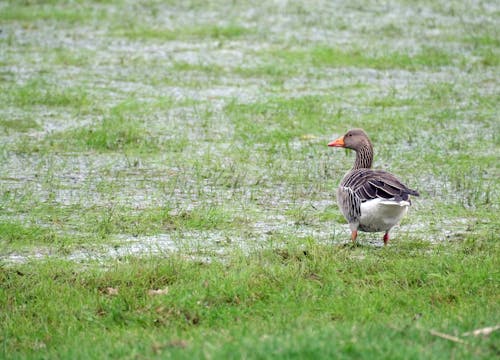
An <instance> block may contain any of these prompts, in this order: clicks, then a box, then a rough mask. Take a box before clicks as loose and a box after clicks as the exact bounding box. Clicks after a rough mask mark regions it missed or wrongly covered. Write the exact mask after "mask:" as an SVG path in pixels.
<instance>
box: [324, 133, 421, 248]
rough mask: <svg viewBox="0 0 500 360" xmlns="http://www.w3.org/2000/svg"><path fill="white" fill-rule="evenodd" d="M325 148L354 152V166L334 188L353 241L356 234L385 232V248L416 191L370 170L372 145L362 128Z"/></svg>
mask: <svg viewBox="0 0 500 360" xmlns="http://www.w3.org/2000/svg"><path fill="white" fill-rule="evenodd" d="M328 146H330V147H340V148H347V149H352V150H354V151H355V152H356V160H355V161H354V166H353V167H352V169H351V170H350V171H349V172H348V173H347V174H345V176H344V178H343V179H342V181H341V182H340V185H339V187H338V189H337V202H338V205H339V208H340V210H341V211H342V214H343V215H344V217H345V218H346V220H347V222H348V223H349V228H350V230H351V240H352V242H353V243H354V244H355V243H356V238H357V236H358V231H364V232H384V236H383V241H384V245H387V244H388V243H389V231H390V230H391V229H392V228H393V227H394V226H395V225H397V224H399V222H400V221H401V219H402V218H403V217H404V216H405V214H406V213H407V211H408V208H409V206H410V205H411V200H410V196H419V193H418V191H417V190H413V189H410V188H408V187H407V186H406V185H404V184H403V183H402V182H401V181H400V180H399V179H398V178H397V177H396V176H395V175H393V174H391V173H389V172H387V171H384V170H374V169H372V163H373V146H372V143H371V141H370V138H369V137H368V135H367V134H366V132H365V131H364V130H363V129H351V130H349V131H348V132H347V133H345V135H343V136H341V137H339V138H338V139H336V140H334V141H331V142H330V143H328Z"/></svg>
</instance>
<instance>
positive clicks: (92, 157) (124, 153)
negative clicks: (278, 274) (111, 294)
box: [0, 0, 500, 263]
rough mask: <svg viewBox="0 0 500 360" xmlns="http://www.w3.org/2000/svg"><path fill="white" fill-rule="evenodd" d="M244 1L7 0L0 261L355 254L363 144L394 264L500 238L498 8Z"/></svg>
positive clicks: (0, 53) (0, 104)
mask: <svg viewBox="0 0 500 360" xmlns="http://www.w3.org/2000/svg"><path fill="white" fill-rule="evenodd" d="M226 3H227V2H224V1H182V2H175V1H166V2H158V1H139V2H138V1H119V0H116V1H112V0H110V1H13V2H9V1H7V2H5V1H2V2H0V80H1V81H0V197H1V200H0V220H1V221H0V239H1V242H0V257H1V259H2V261H4V262H6V263H12V262H19V261H21V262H24V261H26V260H27V259H30V258H34V259H37V258H45V257H47V256H59V257H64V258H68V259H74V260H76V261H82V262H85V261H88V260H93V259H100V260H101V259H102V260H103V261H105V260H106V259H108V258H114V257H122V256H126V255H144V254H151V253H153V254H163V253H164V254H165V255H168V254H169V253H171V252H176V251H180V252H181V253H183V254H185V255H186V257H188V258H196V259H210V258H212V257H213V256H217V257H220V256H224V254H225V253H226V251H227V250H228V249H232V248H235V247H236V248H239V249H243V250H244V251H245V252H248V251H252V250H253V249H259V248H262V247H264V248H267V247H276V248H279V247H281V246H283V244H286V243H287V241H289V240H290V239H303V241H305V242H306V243H307V242H319V243H324V244H330V243H331V244H336V243H342V242H347V241H348V239H349V233H348V229H347V225H346V224H345V221H344V220H343V218H342V216H341V215H340V212H339V210H338V209H337V206H336V203H335V198H334V193H335V188H336V186H337V184H338V183H339V181H340V179H341V178H342V176H343V174H344V173H345V172H346V171H347V170H348V169H349V168H350V166H351V165H352V162H353V160H354V154H353V153H345V152H344V151H339V150H334V149H331V148H327V147H326V144H327V143H328V141H330V140H331V139H333V138H334V137H336V136H339V135H340V134H342V133H344V132H345V131H346V130H347V129H349V128H351V127H363V128H365V129H366V130H367V132H368V133H369V134H370V136H371V138H372V141H373V143H374V145H375V150H376V158H375V165H376V167H379V168H384V169H388V170H390V171H392V172H394V173H396V174H398V175H399V176H400V177H401V178H402V179H403V180H404V181H405V182H406V183H407V184H409V185H410V186H411V187H412V188H416V189H418V190H419V191H420V193H421V197H420V198H418V199H415V200H414V201H413V203H414V206H413V208H412V210H411V213H410V216H409V217H408V218H407V219H405V220H404V222H403V223H402V225H401V227H399V228H396V229H395V230H394V232H393V242H392V243H391V246H395V247H397V246H398V243H401V242H416V243H418V242H432V243H436V242H446V241H461V240H463V239H466V238H474V237H475V236H479V235H480V236H483V237H484V236H486V237H490V238H491V237H495V238H497V237H498V234H499V233H500V222H499V220H498V211H499V196H500V182H499V180H498V179H499V178H500V171H499V165H498V164H499V161H498V160H499V154H500V135H499V134H500V121H499V106H498V104H499V103H500V96H499V94H500V80H499V79H500V76H499V66H500V63H499V59H500V40H499V39H500V37H499V33H498V29H499V28H500V5H499V3H498V2H495V1H491V2H487V1H485V2H470V3H469V2H467V3H465V2H461V1H442V2H435V1H421V2H407V1H390V2H375V3H374V2H371V1H356V2H350V1H346V2H338V1H334V2H332V1H314V2H308V3H307V4H303V3H302V2H299V1H274V2H265V3H263V4H259V5H256V4H253V3H252V2H249V3H240V2H234V3H231V4H230V5H228V4H226ZM379 235H380V234H363V235H362V236H361V238H360V241H361V243H364V244H371V245H373V246H379V245H380V244H381V239H380V238H379V237H380V236H379Z"/></svg>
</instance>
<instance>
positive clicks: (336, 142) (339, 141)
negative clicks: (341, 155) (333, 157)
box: [328, 136, 345, 147]
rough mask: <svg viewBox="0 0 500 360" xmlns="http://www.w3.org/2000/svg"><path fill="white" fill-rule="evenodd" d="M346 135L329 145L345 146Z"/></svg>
mask: <svg viewBox="0 0 500 360" xmlns="http://www.w3.org/2000/svg"><path fill="white" fill-rule="evenodd" d="M344 145H345V144H344V137H343V136H341V137H339V138H338V139H337V140H334V141H332V142H330V143H328V146H333V147H344Z"/></svg>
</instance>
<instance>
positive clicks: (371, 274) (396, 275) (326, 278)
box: [2, 239, 498, 358]
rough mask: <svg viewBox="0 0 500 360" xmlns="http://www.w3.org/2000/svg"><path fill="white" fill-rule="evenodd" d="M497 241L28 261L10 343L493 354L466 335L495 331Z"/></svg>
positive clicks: (13, 288)
mask: <svg viewBox="0 0 500 360" xmlns="http://www.w3.org/2000/svg"><path fill="white" fill-rule="evenodd" d="M489 246H491V243H489V242H488V241H486V240H484V239H483V240H480V239H470V240H468V241H465V242H463V243H460V244H450V243H448V244H444V245H440V246H437V247H434V248H429V245H428V244H425V243H421V245H420V247H418V246H415V245H414V244H412V243H409V242H405V243H402V244H400V247H399V248H387V249H380V250H375V251H374V249H371V248H364V247H360V248H357V249H352V248H345V247H339V246H336V247H330V246H327V247H326V246H324V245H317V244H315V242H314V239H309V241H308V242H306V243H304V242H296V241H295V242H294V241H293V240H292V241H289V242H288V244H287V245H286V246H285V248H282V249H280V250H279V251H276V250H266V251H264V252H259V253H256V254H253V255H250V256H246V255H237V254H234V255H233V256H232V257H231V258H230V259H228V260H227V261H226V262H219V261H215V262H213V263H209V264H202V263H196V262H189V261H185V260H183V259H182V256H179V255H176V254H171V255H170V256H169V257H168V258H166V259H165V258H164V259H159V258H139V259H138V258H127V259H124V261H123V262H122V263H115V264H113V265H111V267H108V268H107V269H106V270H103V269H102V267H101V266H99V265H97V264H89V265H87V266H86V268H85V271H82V270H83V269H81V268H80V265H75V264H74V263H71V262H65V261H56V260H51V261H48V262H41V263H40V262H35V263H28V264H26V265H23V266H18V267H16V268H15V269H12V268H7V269H3V271H2V283H3V286H2V291H3V292H4V294H5V295H6V296H4V297H3V298H4V301H3V303H2V306H3V307H4V308H5V309H6V310H7V311H5V312H3V313H2V314H3V315H2V323H3V324H4V331H3V336H4V338H3V341H4V345H5V341H7V339H9V342H8V346H9V349H10V351H12V352H10V354H11V355H15V354H20V353H19V351H20V350H22V349H26V350H23V351H28V352H26V353H25V355H28V356H34V355H35V354H37V353H38V352H39V351H43V352H44V353H46V354H47V356H54V355H56V354H58V356H62V357H70V356H90V357H95V356H102V355H104V356H111V357H117V356H125V357H133V356H134V354H141V355H142V356H146V357H151V356H164V355H166V354H170V356H175V357H182V358H184V357H191V356H194V357H227V356H229V357H238V358H240V357H247V356H249V357H270V356H272V357H279V358H288V357H290V356H294V357H295V356H297V357H304V356H306V357H309V356H323V355H324V354H325V353H326V354H329V356H330V355H331V356H337V357H341V358H343V357H346V358H351V357H362V358H365V357H368V356H376V357H387V356H389V357H396V358H402V357H404V358H407V357H410V358H420V357H421V356H431V357H433V356H434V355H435V354H436V352H437V353H450V352H452V353H454V354H455V356H459V357H462V356H468V355H470V354H474V356H475V357H478V358H490V357H491V356H494V354H495V352H497V351H498V348H497V347H496V345H495V344H496V342H497V340H498V339H497V338H498V335H497V334H493V335H492V336H491V337H489V338H474V337H472V338H471V337H465V336H462V334H463V333H464V332H466V331H469V330H471V329H474V328H477V327H481V326H486V325H490V324H491V320H492V318H491V315H493V313H492V311H494V309H495V308H496V300H498V293H497V290H498V288H497V285H498V284H497V283H496V281H495V274H496V275H498V273H497V271H496V270H495V269H496V268H497V267H498V259H497V258H496V257H495V256H494V255H493V254H491V253H490V252H489V251H488V249H489ZM332 250H334V251H332ZM403 273H404V274H405V276H404V277H401V274H403ZM110 289H114V290H113V291H111V290H110ZM152 289H168V291H167V290H166V292H167V293H166V294H165V295H148V291H149V290H152ZM110 291H111V292H110ZM54 293H57V294H59V296H58V297H57V299H54V298H53V296H52V295H53V294H54ZM495 298H496V300H495ZM23 303H24V304H29V305H28V306H25V307H22V308H19V307H18V304H23ZM62 314H64V315H62ZM23 319H30V320H28V321H26V320H23ZM20 322H21V323H20ZM46 324H50V325H49V327H48V328H47V325H46ZM173 329H175V330H174V331H172V330H173ZM431 330H435V331H439V332H442V333H447V334H450V335H453V336H457V337H458V338H459V339H460V341H463V343H456V342H453V341H449V340H445V339H442V338H439V337H436V336H435V335H433V334H432V333H431ZM103 331H104V332H105V333H106V336H102V333H103ZM381 333H383V334H384V336H382V337H381V336H380V334H381ZM68 339H73V340H70V341H69V342H68ZM75 339H79V344H80V345H79V346H76V342H75ZM131 339H136V340H139V345H138V344H137V343H133V342H130V340H131ZM375 339H377V340H376V341H375ZM410 339H411V340H410ZM91 344H92V346H90V345H91ZM4 349H5V347H4ZM82 350H83V351H82ZM30 354H31V355H30ZM4 355H5V354H4Z"/></svg>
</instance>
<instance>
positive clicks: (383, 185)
mask: <svg viewBox="0 0 500 360" xmlns="http://www.w3.org/2000/svg"><path fill="white" fill-rule="evenodd" d="M341 186H344V187H347V188H349V189H351V191H352V192H354V194H356V195H357V196H358V197H359V199H360V201H361V202H365V201H368V200H371V199H396V200H408V198H409V196H410V195H414V196H419V193H418V191H416V190H412V189H410V188H408V187H407V186H406V185H404V184H403V183H402V182H401V181H399V179H398V178H396V177H395V176H394V175H392V174H391V173H388V172H387V171H383V170H372V169H357V170H354V171H352V172H351V173H349V174H348V176H347V177H346V178H345V179H344V180H343V181H342V184H341Z"/></svg>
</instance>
